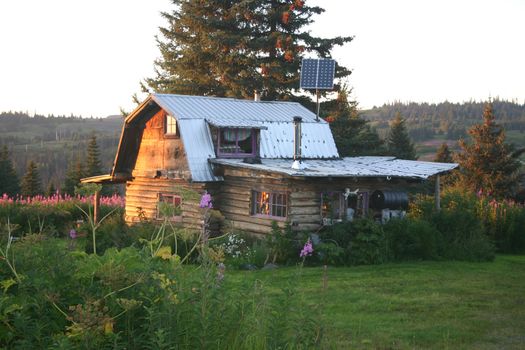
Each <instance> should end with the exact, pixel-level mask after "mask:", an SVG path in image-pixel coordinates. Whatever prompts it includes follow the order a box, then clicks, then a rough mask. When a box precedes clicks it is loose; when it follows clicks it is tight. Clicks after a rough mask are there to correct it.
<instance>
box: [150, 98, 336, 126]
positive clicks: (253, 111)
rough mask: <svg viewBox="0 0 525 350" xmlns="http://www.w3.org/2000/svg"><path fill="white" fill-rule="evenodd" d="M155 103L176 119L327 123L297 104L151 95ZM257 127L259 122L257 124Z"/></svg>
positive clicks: (231, 121)
mask: <svg viewBox="0 0 525 350" xmlns="http://www.w3.org/2000/svg"><path fill="white" fill-rule="evenodd" d="M151 98H152V99H153V101H155V102H156V103H158V104H159V106H161V107H162V108H163V109H164V110H166V111H167V112H168V113H170V114H172V115H173V116H174V117H176V118H177V119H207V120H208V121H213V120H215V119H218V120H222V121H224V120H229V121H230V123H231V124H232V125H231V126H232V127H233V126H235V124H234V123H235V122H236V121H237V122H239V123H240V124H241V125H245V124H246V122H248V121H252V122H292V121H293V117H295V116H298V117H302V118H303V123H316V124H327V123H326V122H325V121H324V120H322V119H320V120H319V121H316V120H315V114H314V113H313V112H311V111H309V110H308V109H306V108H305V107H303V106H302V105H301V104H299V103H297V102H274V101H253V100H238V99H233V98H223V97H207V96H188V95H171V94H152V95H151ZM254 124H257V123H254Z"/></svg>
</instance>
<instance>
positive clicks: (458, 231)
mask: <svg viewBox="0 0 525 350" xmlns="http://www.w3.org/2000/svg"><path fill="white" fill-rule="evenodd" d="M410 217H415V218H420V219H423V220H426V221H428V222H430V223H431V224H432V225H434V226H435V227H436V228H437V230H438V231H439V232H440V233H441V235H442V237H443V257H444V258H446V259H454V260H467V261H488V260H493V259H494V251H495V249H494V245H493V243H492V242H491V240H490V239H489V237H488V236H487V234H486V232H487V229H486V226H484V225H483V221H482V219H481V218H480V217H479V202H478V199H477V198H476V196H475V195H473V194H469V193H464V192H460V191H458V190H453V191H448V192H445V193H444V195H443V198H442V206H441V210H440V211H439V212H436V211H435V210H434V209H433V198H431V197H419V198H418V200H417V201H416V202H415V203H414V205H413V207H412V208H411V213H410Z"/></svg>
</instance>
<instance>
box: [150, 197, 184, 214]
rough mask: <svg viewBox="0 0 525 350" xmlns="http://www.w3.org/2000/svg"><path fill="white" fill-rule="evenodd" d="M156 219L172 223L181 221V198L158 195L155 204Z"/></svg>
mask: <svg viewBox="0 0 525 350" xmlns="http://www.w3.org/2000/svg"><path fill="white" fill-rule="evenodd" d="M156 217H157V219H159V220H162V219H165V218H167V219H168V220H172V221H179V220H181V219H182V197H181V196H177V195H174V194H166V193H159V194H158V202H157V215H156Z"/></svg>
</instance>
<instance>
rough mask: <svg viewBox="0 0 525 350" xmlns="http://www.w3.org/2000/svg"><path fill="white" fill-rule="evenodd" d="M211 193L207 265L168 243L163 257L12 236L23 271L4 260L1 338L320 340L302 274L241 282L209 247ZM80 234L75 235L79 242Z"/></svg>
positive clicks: (103, 344) (137, 342)
mask: <svg viewBox="0 0 525 350" xmlns="http://www.w3.org/2000/svg"><path fill="white" fill-rule="evenodd" d="M204 199H205V203H203V204H206V205H205V206H204V208H202V209H201V210H202V212H201V216H202V220H203V223H204V225H203V227H204V228H203V229H202V230H199V231H198V232H196V233H195V234H196V235H197V237H198V238H197V244H196V247H195V248H194V249H195V250H196V251H198V252H199V254H200V255H201V258H200V259H199V260H198V261H200V264H199V265H198V266H195V265H193V266H191V265H190V266H188V265H184V264H182V263H181V260H183V259H186V256H184V257H182V258H181V259H180V260H179V259H174V258H172V257H173V256H175V255H176V254H177V251H176V250H175V251H173V252H170V251H167V250H163V249H162V247H163V246H161V249H159V253H160V254H156V255H154V256H152V254H151V251H149V250H148V248H145V247H144V246H142V248H141V247H139V246H131V247H127V248H123V249H121V250H117V249H115V248H109V249H106V250H105V252H104V253H103V254H102V255H95V254H86V253H85V252H83V251H80V250H73V251H71V250H68V249H66V248H67V242H64V240H62V239H57V238H52V237H50V238H48V239H45V240H41V241H29V240H27V241H26V240H19V241H13V242H12V243H11V246H10V249H11V250H10V251H9V256H13V257H15V258H16V273H17V274H18V275H19V276H20V277H21V278H20V281H16V280H15V278H16V277H15V274H14V273H13V271H11V270H10V267H9V265H8V264H7V263H6V261H0V276H9V277H11V276H12V277H13V278H12V281H11V282H9V281H7V282H6V281H2V288H3V292H2V295H1V296H0V301H1V302H0V321H1V322H0V344H2V346H5V347H6V348H13V349H16V348H38V349H46V348H54V349H78V348H127V349H145V348H156V349H166V348H179V349H195V348H215V349H232V348H249V349H266V348H312V347H316V346H319V342H320V338H319V335H320V334H321V333H320V332H319V328H318V326H317V325H318V323H319V320H318V314H317V313H316V310H315V309H314V308H312V307H310V306H309V303H308V300H307V299H306V298H305V296H304V295H303V294H302V292H301V290H300V288H299V284H298V283H297V281H294V282H293V283H288V284H287V285H286V286H284V287H283V288H282V290H280V291H279V290H278V288H275V286H272V285H270V284H269V285H268V286H267V285H266V282H265V283H263V282H262V281H261V280H259V279H258V280H257V282H255V283H252V282H247V281H245V282H244V283H242V284H241V285H239V283H238V282H233V281H231V279H230V278H229V275H228V273H227V271H226V268H225V266H223V265H220V263H217V262H216V261H214V259H215V258H213V257H212V256H211V255H210V254H208V253H209V250H207V248H208V247H209V246H208V242H209V241H212V240H213V239H214V238H208V236H209V232H207V225H206V220H207V214H209V210H210V206H211V204H210V203H211V197H209V199H207V198H204ZM168 231H169V234H171V227H170V226H169V227H168ZM174 234H175V235H177V236H178V235H179V231H176V230H175V232H174ZM75 235H76V232H75V233H73V232H71V235H70V236H69V237H67V240H69V241H76V240H77V238H73V237H74V236H75ZM11 251H12V253H11ZM6 255H7V254H6ZM11 261H12V260H10V262H11ZM186 261H189V260H186ZM22 276H23V277H22ZM290 282H291V281H290ZM270 295H271V298H270V297H269V296H270Z"/></svg>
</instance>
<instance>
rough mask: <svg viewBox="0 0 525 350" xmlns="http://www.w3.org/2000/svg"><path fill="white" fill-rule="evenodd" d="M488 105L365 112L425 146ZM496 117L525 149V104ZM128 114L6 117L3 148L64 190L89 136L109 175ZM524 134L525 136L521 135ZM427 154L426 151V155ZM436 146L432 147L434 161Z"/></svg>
mask: <svg viewBox="0 0 525 350" xmlns="http://www.w3.org/2000/svg"><path fill="white" fill-rule="evenodd" d="M483 106H484V102H466V103H449V102H443V103H439V104H428V103H393V104H385V105H383V106H381V107H374V108H372V109H369V110H363V111H361V115H362V116H363V117H364V118H365V119H367V120H370V123H371V124H372V125H373V126H374V127H375V128H377V130H378V131H379V133H380V135H382V136H384V135H385V134H386V132H387V130H388V125H389V122H390V120H392V119H393V118H394V116H395V115H396V113H400V114H401V115H402V116H403V117H404V118H405V119H407V123H406V125H407V127H408V129H409V133H410V136H411V137H412V139H413V140H414V141H415V142H416V144H418V145H421V144H422V143H423V142H425V141H429V140H436V139H439V140H453V141H455V140H457V139H459V138H464V137H466V131H467V130H468V128H469V127H470V126H471V125H472V124H475V123H480V122H481V120H482V113H483ZM493 106H494V114H495V115H496V119H497V121H498V123H500V124H502V125H503V126H504V127H505V129H506V131H507V133H508V134H512V136H513V137H512V138H511V139H509V141H510V142H514V143H517V144H518V145H519V146H525V104H518V103H515V102H510V101H502V100H497V99H496V100H494V101H493ZM122 123H123V117H122V116H110V117H108V118H102V119H94V118H81V117H78V116H73V115H71V116H53V115H51V116H43V115H35V116H29V115H27V114H26V113H19V112H4V113H0V145H7V146H8V148H9V151H10V154H11V159H12V160H13V163H14V165H15V169H16V171H17V173H18V175H19V176H20V177H22V176H23V174H24V173H25V171H26V166H27V163H28V162H29V160H33V161H35V162H36V163H37V165H38V169H39V172H40V175H41V178H42V183H43V185H44V187H45V186H47V185H48V184H49V182H50V181H51V182H52V183H53V184H54V186H55V187H56V188H60V187H62V184H63V182H64V178H65V173H66V170H67V167H68V164H69V163H70V162H73V161H76V160H77V159H78V158H79V157H80V158H85V155H86V150H87V144H88V141H89V138H90V137H91V136H92V135H93V134H95V135H96V136H97V143H98V146H99V149H100V160H101V162H102V165H103V170H104V171H105V172H109V171H110V170H111V166H112V164H113V160H114V158H115V153H116V150H117V146H118V141H119V137H120V132H121V128H122ZM521 135H523V136H521ZM423 151H424V150H423V149H422V148H421V149H420V154H421V152H423ZM434 151H435V149H434V148H431V149H427V150H426V152H427V153H429V156H428V159H432V157H431V154H433V152H434Z"/></svg>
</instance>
